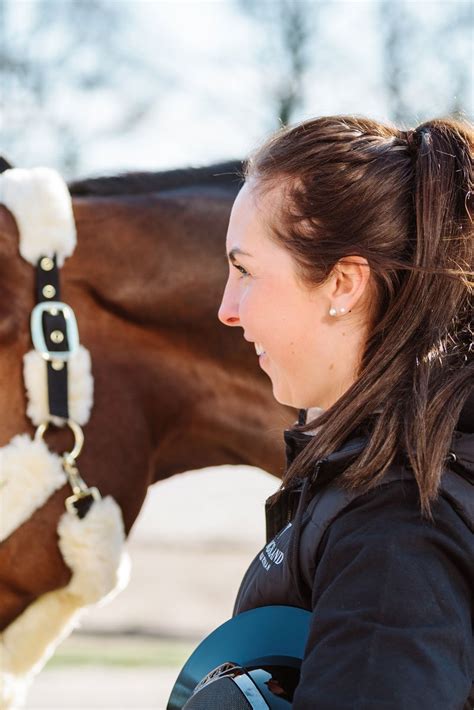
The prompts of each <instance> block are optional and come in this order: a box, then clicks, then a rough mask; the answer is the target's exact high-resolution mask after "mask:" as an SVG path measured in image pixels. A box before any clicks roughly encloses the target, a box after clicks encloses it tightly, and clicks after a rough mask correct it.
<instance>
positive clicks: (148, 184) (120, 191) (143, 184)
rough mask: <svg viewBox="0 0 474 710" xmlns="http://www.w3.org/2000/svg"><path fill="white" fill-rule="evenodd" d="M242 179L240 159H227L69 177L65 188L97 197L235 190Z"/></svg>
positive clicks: (78, 193) (72, 192) (80, 194)
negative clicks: (194, 189) (199, 189)
mask: <svg viewBox="0 0 474 710" xmlns="http://www.w3.org/2000/svg"><path fill="white" fill-rule="evenodd" d="M242 182H243V175H242V161H240V160H230V161H227V162H225V163H215V164H213V165H206V166H203V167H198V168H194V167H188V168H177V169H175V170H163V171H159V172H126V173H122V174H119V175H108V176H104V177H95V178H85V179H83V180H73V181H71V182H69V183H68V188H69V191H70V193H71V195H75V196H92V197H93V196H97V197H101V196H107V195H133V194H135V195H136V194H145V193H148V192H159V191H161V190H173V189H175V188H181V187H204V186H206V187H207V186H209V187H217V188H220V189H222V188H224V189H229V190H232V191H234V192H236V191H237V189H238V188H239V187H240V185H241V183H242Z"/></svg>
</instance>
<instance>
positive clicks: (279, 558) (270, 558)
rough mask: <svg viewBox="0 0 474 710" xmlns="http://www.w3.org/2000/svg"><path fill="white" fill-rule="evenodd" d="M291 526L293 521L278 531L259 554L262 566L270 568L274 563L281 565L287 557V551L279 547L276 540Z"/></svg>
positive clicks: (266, 568)
mask: <svg viewBox="0 0 474 710" xmlns="http://www.w3.org/2000/svg"><path fill="white" fill-rule="evenodd" d="M290 528H291V523H288V525H287V526H286V527H285V528H283V530H282V531H281V532H280V533H278V535H277V536H276V538H274V539H273V540H270V542H269V543H268V545H266V546H265V547H264V549H263V550H262V551H261V553H260V554H259V556H258V559H259V560H260V562H261V563H262V566H263V568H264V569H265V570H267V571H268V570H269V569H270V567H271V566H272V564H274V565H281V563H282V562H283V560H284V559H285V553H284V552H283V550H281V549H280V548H279V547H277V544H276V540H279V538H281V536H282V535H283V534H284V533H285V532H286V531H287V530H289V529H290Z"/></svg>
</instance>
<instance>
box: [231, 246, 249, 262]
mask: <svg viewBox="0 0 474 710" xmlns="http://www.w3.org/2000/svg"><path fill="white" fill-rule="evenodd" d="M236 254H241V255H242V256H250V257H251V256H252V254H249V253H248V252H246V251H242V249H239V248H238V247H234V249H231V250H230V252H229V253H228V255H227V258H228V259H229V261H232V262H234V261H235V255H236Z"/></svg>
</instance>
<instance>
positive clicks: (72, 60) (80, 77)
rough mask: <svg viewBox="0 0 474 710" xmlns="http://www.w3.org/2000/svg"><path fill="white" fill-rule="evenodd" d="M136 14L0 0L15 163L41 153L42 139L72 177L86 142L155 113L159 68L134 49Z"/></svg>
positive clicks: (60, 2)
mask: <svg viewBox="0 0 474 710" xmlns="http://www.w3.org/2000/svg"><path fill="white" fill-rule="evenodd" d="M132 10H133V4H128V3H123V2H115V1H114V0H36V1H35V2H31V1H30V2H18V1H17V0H0V90H1V94H0V100H1V114H2V115H1V118H2V132H1V149H0V150H1V152H2V153H4V154H5V155H6V156H9V157H10V160H11V161H12V162H13V163H15V164H18V165H20V164H23V165H28V153H29V151H31V146H32V145H35V151H34V152H35V154H36V155H38V154H41V150H38V144H37V141H39V140H40V141H41V142H42V143H43V148H44V150H43V152H44V155H45V159H46V160H47V162H48V164H49V165H54V167H57V168H58V169H60V170H62V171H63V172H65V173H66V174H73V173H74V172H75V171H76V169H77V165H78V162H79V155H80V152H81V145H83V144H84V143H85V142H88V141H90V140H94V139H96V138H98V137H100V136H103V135H110V134H113V133H117V132H119V131H124V130H126V129H127V128H129V127H130V126H132V125H133V124H135V123H136V122H137V121H138V120H139V119H140V118H141V117H142V116H144V115H145V114H146V112H147V111H148V110H149V109H150V108H151V106H152V104H153V98H154V97H153V95H151V94H150V91H149V86H150V82H151V79H153V82H154V84H155V85H156V81H157V79H156V70H153V68H152V67H150V66H149V64H146V63H145V62H144V61H143V60H141V59H140V55H139V54H138V53H137V52H134V51H133V49H131V48H133V47H134V46H136V41H130V36H131V35H130V29H131V25H133V16H132V12H131V11H132ZM124 47H126V48H127V49H124ZM125 87H126V90H125ZM84 106H86V107H87V109H86V110H85V111H84ZM79 107H80V108H79ZM79 112H80V113H79ZM31 152H32V151H31Z"/></svg>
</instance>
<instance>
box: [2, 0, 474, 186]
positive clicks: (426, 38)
mask: <svg viewBox="0 0 474 710" xmlns="http://www.w3.org/2000/svg"><path fill="white" fill-rule="evenodd" d="M57 1H58V2H59V5H61V3H68V2H70V1H71V0H57ZM258 1H259V2H260V4H262V3H263V4H264V3H265V2H275V1H276V0H255V2H258ZM393 2H394V4H395V6H397V5H400V7H402V5H403V3H401V2H400V0H393ZM112 3H115V4H118V3H122V4H123V5H124V6H125V8H126V10H127V11H128V12H129V14H130V22H129V25H128V26H127V28H126V31H125V34H124V36H123V38H122V37H120V46H121V47H122V46H123V53H124V55H125V57H127V58H128V57H129V56H130V57H131V56H132V55H138V56H140V57H142V58H145V59H146V60H147V61H149V62H150V63H151V64H152V66H153V72H152V73H151V74H149V75H146V76H145V75H142V74H141V73H140V72H137V73H136V74H134V75H133V77H132V79H130V76H128V77H127V82H128V83H126V82H124V85H123V87H122V86H121V92H120V93H117V92H116V93H115V94H113V93H112V92H107V91H104V90H103V89H102V90H99V91H95V92H94V91H88V92H85V93H84V94H83V95H81V96H78V95H77V94H76V93H74V92H73V91H72V89H71V87H70V86H69V84H68V77H67V76H66V75H65V76H64V79H63V77H62V75H61V67H58V69H57V74H56V77H57V83H58V88H57V90H56V91H57V93H56V94H55V96H54V97H53V99H52V100H51V102H50V103H51V105H48V106H45V107H43V109H42V112H41V113H40V114H38V115H35V116H34V120H32V121H31V122H30V123H29V124H28V130H26V131H23V132H22V135H21V138H20V139H19V140H17V141H15V142H14V145H13V150H10V146H9V145H8V142H7V143H6V144H5V142H4V143H3V147H2V150H5V151H6V155H7V156H10V159H11V160H12V161H13V162H14V163H15V164H17V165H22V166H23V167H32V166H33V165H49V166H50V167H56V168H59V169H61V167H62V166H61V165H60V158H59V149H58V146H59V142H60V141H64V142H66V141H67V140H68V139H67V135H66V134H65V135H62V136H60V137H59V138H58V136H57V134H54V133H52V132H51V131H50V130H49V126H48V121H50V120H51V115H54V117H57V116H58V117H61V118H62V119H63V121H64V122H65V123H66V124H67V122H68V121H72V120H73V121H75V122H76V124H78V125H79V128H80V146H79V148H80V150H79V155H80V162H79V167H78V169H77V170H76V171H75V172H74V174H73V175H67V174H66V175H65V177H73V176H74V177H78V176H80V175H87V174H90V175H94V174H101V173H111V172H112V173H113V172H119V171H123V170H143V169H149V170H159V169H166V168H172V167H179V166H185V165H203V164H208V163H211V162H215V161H220V160H226V159H230V158H243V157H245V155H247V154H248V152H249V151H250V150H252V149H253V148H254V147H255V146H256V145H257V144H258V143H259V142H260V141H262V140H263V139H264V138H265V137H266V136H267V135H268V134H269V133H271V132H272V131H273V130H275V128H277V123H276V120H275V118H274V117H273V116H272V112H271V109H270V103H269V95H268V91H269V88H270V87H271V85H272V82H273V81H274V80H275V78H276V77H278V76H279V73H280V67H279V66H278V65H277V63H276V62H275V61H274V59H272V60H270V58H269V55H268V54H265V52H268V49H269V47H270V46H271V44H272V42H275V41H276V38H275V37H274V36H269V33H268V30H265V29H262V25H261V24H259V23H258V22H256V21H255V20H254V19H253V18H251V17H249V16H248V15H246V14H244V13H243V12H242V11H241V10H240V9H238V7H237V4H236V2H235V0H112ZM405 4H406V5H408V7H409V9H410V13H412V14H413V18H412V25H413V29H414V30H415V31H416V32H417V33H418V34H417V37H418V40H419V42H418V44H417V45H416V47H414V48H413V49H411V54H412V58H411V59H410V62H409V63H408V76H407V78H406V82H407V83H406V86H407V99H408V101H409V104H410V106H412V107H413V108H412V115H411V116H410V117H409V119H408V120H409V122H410V125H416V123H418V122H420V121H423V120H426V119H427V118H431V117H436V116H439V115H443V114H444V112H445V111H447V109H448V107H450V106H451V105H452V102H453V101H452V100H453V94H454V92H455V88H454V87H453V85H452V76H451V74H450V68H449V62H448V61H447V58H448V59H450V58H451V57H452V56H457V57H461V59H462V60H464V57H465V59H466V62H467V61H469V57H470V56H472V52H473V46H474V40H473V37H472V33H471V35H470V36H469V34H468V33H466V38H467V39H465V41H464V44H463V43H462V42H451V43H450V42H449V37H447V38H446V39H447V41H446V42H445V43H442V42H441V43H439V36H438V37H437V38H435V37H434V34H433V30H434V29H435V28H436V27H437V25H438V24H439V23H440V22H441V21H442V19H443V17H445V15H446V11H447V8H450V7H451V6H452V7H453V8H459V7H463V6H464V7H465V6H467V5H468V4H469V6H470V7H473V4H472V2H471V0H466V2H463V0H442V1H440V2H432V1H426V2H425V1H424V0H411V1H409V2H408V3H405ZM310 5H311V8H313V10H312V12H311V16H312V17H319V20H318V23H319V27H320V28H321V30H320V31H319V33H318V32H316V33H315V34H314V40H313V43H314V47H313V46H312V47H311V50H310V57H311V61H310V67H309V70H308V72H307V75H306V79H305V97H306V98H305V103H304V106H303V107H302V108H301V109H300V110H299V111H298V112H297V113H296V114H295V115H294V116H293V119H292V122H295V121H298V120H301V119H304V118H307V117H310V116H317V115H329V114H341V113H352V114H362V115H366V116H369V117H371V118H375V119H379V120H382V121H389V120H391V118H392V117H391V115H390V105H389V102H388V98H387V92H386V76H385V75H384V67H383V62H382V61H381V52H380V48H381V44H382V41H383V34H384V30H385V29H386V27H385V26H384V18H383V17H381V13H380V7H381V4H380V2H379V0H363V1H362V0H343V1H342V0H341V1H339V0H332V1H331V2H330V3H328V5H327V6H325V5H324V4H323V3H321V2H320V0H313V2H312V3H311V4H310ZM13 7H14V14H15V15H16V16H17V18H18V19H17V20H16V27H15V29H17V30H18V34H20V33H21V32H23V35H24V39H23V41H24V42H25V41H26V42H28V27H27V25H28V21H27V20H28V11H29V9H31V8H32V7H35V0H15V2H14V4H13ZM62 7H64V5H63V6H62ZM310 20H311V18H308V22H309V21H310ZM10 29H11V27H10V28H9V35H8V36H9V39H10V37H11V36H13V33H11V32H10ZM469 37H470V41H469ZM53 38H54V39H53V41H52V42H50V45H51V46H50V47H49V48H48V47H41V52H42V53H43V54H44V53H45V52H47V51H48V49H49V51H52V49H53V46H52V45H54V41H57V42H58V43H61V40H62V38H61V34H60V31H58V32H56V35H54V34H53ZM30 45H31V42H30ZM434 49H436V51H434ZM100 50H101V48H100V47H97V52H98V53H99V52H100ZM274 64H275V66H274ZM416 80H417V81H416ZM140 91H141V92H142V93H143V95H145V96H146V97H147V98H148V97H149V98H150V99H152V100H153V108H152V110H151V111H150V112H149V113H148V114H147V115H145V116H143V117H142V118H137V120H136V121H135V122H134V124H133V125H132V126H131V127H129V128H127V130H126V131H122V132H119V133H118V134H116V135H113V136H111V135H108V130H107V127H108V125H110V123H111V122H112V121H114V120H118V119H119V118H120V115H121V108H122V106H121V102H122V103H123V101H124V97H127V96H129V95H134V94H138V93H139V92H140ZM468 108H469V110H470V112H471V113H473V109H474V101H473V99H471V105H470V107H468ZM22 110H23V108H22V107H21V106H20V107H19V108H18V111H20V112H21V111H22ZM48 112H49V115H48ZM14 119H15V116H14V113H13V118H12V114H11V113H10V127H11V125H12V124H13V126H14V125H15V120H14ZM5 146H6V147H5ZM63 173H64V170H63Z"/></svg>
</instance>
